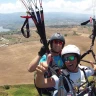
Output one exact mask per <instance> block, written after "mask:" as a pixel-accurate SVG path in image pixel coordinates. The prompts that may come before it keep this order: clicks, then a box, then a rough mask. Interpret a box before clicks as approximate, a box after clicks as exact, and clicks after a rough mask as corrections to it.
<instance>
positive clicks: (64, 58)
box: [62, 55, 76, 62]
mask: <svg viewBox="0 0 96 96" xmlns="http://www.w3.org/2000/svg"><path fill="white" fill-rule="evenodd" d="M75 57H76V56H73V55H71V56H68V57H63V58H62V59H63V61H64V62H67V61H74V60H75Z"/></svg>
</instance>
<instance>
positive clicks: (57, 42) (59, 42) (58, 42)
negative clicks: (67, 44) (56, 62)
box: [53, 40, 63, 45]
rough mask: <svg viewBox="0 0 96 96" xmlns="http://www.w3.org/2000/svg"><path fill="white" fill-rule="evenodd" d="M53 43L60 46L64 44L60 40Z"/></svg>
mask: <svg viewBox="0 0 96 96" xmlns="http://www.w3.org/2000/svg"><path fill="white" fill-rule="evenodd" d="M53 43H55V44H60V45H62V44H63V42H62V41H59V40H53Z"/></svg>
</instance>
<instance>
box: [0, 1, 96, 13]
mask: <svg viewBox="0 0 96 96" xmlns="http://www.w3.org/2000/svg"><path fill="white" fill-rule="evenodd" d="M24 1H28V0H24ZM33 1H34V0H33ZM37 1H39V0H37ZM42 5H43V9H44V12H73V13H83V14H95V13H96V12H95V11H96V7H94V6H96V0H42ZM26 11H27V10H26V8H25V6H24V5H23V4H22V2H21V0H0V13H13V12H26Z"/></svg>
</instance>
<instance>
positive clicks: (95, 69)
mask: <svg viewBox="0 0 96 96" xmlns="http://www.w3.org/2000/svg"><path fill="white" fill-rule="evenodd" d="M90 64H91V66H92V68H93V70H94V71H96V65H95V64H93V62H91V61H90Z"/></svg>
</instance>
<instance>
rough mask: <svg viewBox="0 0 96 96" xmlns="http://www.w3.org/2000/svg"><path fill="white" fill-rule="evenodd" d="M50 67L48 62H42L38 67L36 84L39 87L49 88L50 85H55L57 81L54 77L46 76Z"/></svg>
mask: <svg viewBox="0 0 96 96" xmlns="http://www.w3.org/2000/svg"><path fill="white" fill-rule="evenodd" d="M47 69H48V65H47V63H46V62H43V63H40V65H38V66H37V68H36V72H37V74H36V80H35V83H36V86H37V87H39V88H48V87H54V86H55V81H54V79H53V78H51V77H50V78H44V73H45V71H46V70H47Z"/></svg>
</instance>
